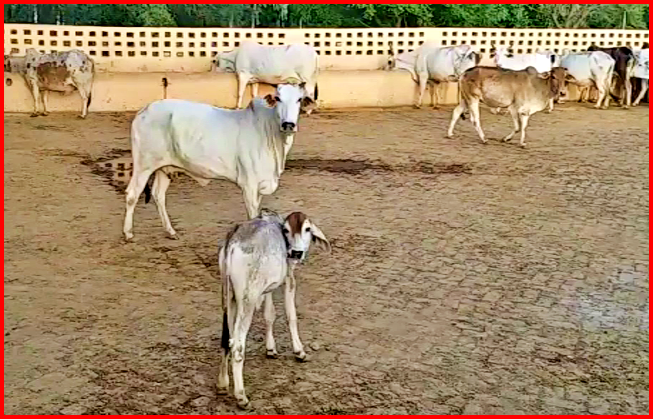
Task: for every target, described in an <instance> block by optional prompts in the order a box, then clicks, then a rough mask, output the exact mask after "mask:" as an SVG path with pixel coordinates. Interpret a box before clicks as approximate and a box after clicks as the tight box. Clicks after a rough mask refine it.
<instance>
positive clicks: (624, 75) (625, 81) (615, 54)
mask: <svg viewBox="0 0 653 419" xmlns="http://www.w3.org/2000/svg"><path fill="white" fill-rule="evenodd" d="M587 50H588V51H603V52H605V53H607V54H609V55H610V56H611V57H612V58H613V59H614V61H615V65H614V72H615V73H616V75H617V79H616V80H615V81H616V89H617V91H618V92H619V104H620V105H621V106H623V107H625V108H627V107H629V106H630V105H631V102H632V84H631V82H630V78H631V77H632V74H633V71H634V68H635V65H636V63H637V59H636V58H635V53H634V52H633V50H632V49H631V48H630V47H624V46H621V47H610V48H599V47H597V46H596V45H592V46H590V47H589V48H588V49H587Z"/></svg>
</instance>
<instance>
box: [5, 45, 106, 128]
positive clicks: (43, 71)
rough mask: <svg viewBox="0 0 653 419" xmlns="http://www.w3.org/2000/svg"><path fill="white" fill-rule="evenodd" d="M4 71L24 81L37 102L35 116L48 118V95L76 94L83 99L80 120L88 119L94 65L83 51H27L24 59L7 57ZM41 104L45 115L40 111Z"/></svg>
mask: <svg viewBox="0 0 653 419" xmlns="http://www.w3.org/2000/svg"><path fill="white" fill-rule="evenodd" d="M5 71H6V72H9V73H18V74H21V75H22V76H23V77H24V79H25V83H26V84H27V88H28V89H29V90H30V92H31V93H32V98H33V99H34V112H33V113H32V116H39V115H43V116H46V115H48V109H47V103H48V91H53V92H62V93H72V92H73V91H75V90H77V91H79V95H80V96H81V98H82V113H81V115H80V117H82V118H86V115H87V114H88V107H89V105H90V104H91V94H92V90H93V77H94V76H95V74H94V73H95V64H94V63H93V60H92V59H91V57H89V56H88V55H86V53H84V52H83V51H80V50H77V49H73V50H70V51H64V52H53V53H50V54H41V53H40V52H38V51H37V50H35V49H34V48H28V49H27V51H25V56H24V57H16V56H11V55H5ZM39 102H40V103H41V104H42V105H43V111H39Z"/></svg>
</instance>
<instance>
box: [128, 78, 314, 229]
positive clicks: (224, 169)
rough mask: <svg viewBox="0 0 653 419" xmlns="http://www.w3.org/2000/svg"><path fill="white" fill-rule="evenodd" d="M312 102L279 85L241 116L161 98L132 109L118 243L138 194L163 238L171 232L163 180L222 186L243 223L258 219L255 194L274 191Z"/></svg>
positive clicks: (299, 89) (258, 201)
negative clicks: (235, 195) (230, 188)
mask: <svg viewBox="0 0 653 419" xmlns="http://www.w3.org/2000/svg"><path fill="white" fill-rule="evenodd" d="M312 102H313V101H312V99H311V98H310V97H308V96H307V94H306V91H305V89H304V85H299V86H298V85H289V84H280V85H278V86H277V88H276V91H275V95H274V96H273V95H267V96H265V98H259V97H255V98H254V99H253V100H252V101H251V102H250V104H249V106H248V107H247V108H245V109H238V110H230V109H221V108H216V107H213V106H210V105H207V104H203V103H197V102H190V101H186V100H179V99H163V100H159V101H156V102H153V103H151V104H149V105H147V106H146V107H144V108H143V109H142V110H140V111H139V112H138V113H137V114H136V117H135V118H134V121H133V122H132V127H131V144H132V157H133V168H132V170H133V173H132V177H131V180H130V181H129V185H128V186H127V190H126V198H125V199H126V212H125V220H124V226H123V233H124V235H125V240H126V241H130V240H131V239H132V238H133V237H134V234H133V232H132V227H133V215H134V208H135V207H136V203H137V201H138V197H139V196H140V194H141V192H143V190H145V201H146V202H148V201H149V196H150V187H149V185H148V182H149V178H150V176H152V174H154V185H153V187H152V188H151V194H152V196H153V197H154V202H155V203H156V205H157V208H158V211H159V216H160V217H161V222H162V224H163V227H164V228H165V230H166V231H167V233H168V237H169V238H171V239H176V238H177V233H176V232H175V230H174V229H173V228H172V225H171V224H170V219H169V218H168V214H167V211H166V207H165V194H166V190H167V189H168V186H169V185H170V178H169V175H170V173H172V172H175V171H178V172H182V173H184V174H186V175H188V176H190V177H191V178H193V179H195V180H196V181H197V182H198V183H199V184H200V185H202V186H205V185H207V184H208V183H209V181H210V180H211V179H226V180H229V181H231V182H233V183H235V184H237V185H238V186H239V187H240V189H241V190H242V192H243V199H244V201H245V208H246V210H247V215H248V217H249V218H253V217H255V216H256V215H258V211H259V206H260V204H261V197H262V195H271V194H273V193H274V192H275V191H276V190H277V188H278V186H279V177H280V176H281V173H282V172H283V171H284V168H285V162H286V157H287V156H288V152H289V151H290V148H291V147H292V145H293V141H294V136H295V134H296V133H297V130H298V123H299V111H300V107H301V106H302V105H309V104H311V103H312Z"/></svg>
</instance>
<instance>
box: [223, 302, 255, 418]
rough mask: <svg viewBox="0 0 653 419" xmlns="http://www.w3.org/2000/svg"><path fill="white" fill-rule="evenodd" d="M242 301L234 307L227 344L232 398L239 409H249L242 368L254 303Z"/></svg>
mask: <svg viewBox="0 0 653 419" xmlns="http://www.w3.org/2000/svg"><path fill="white" fill-rule="evenodd" d="M245 301H248V300H246V299H242V300H240V301H239V302H238V304H237V305H236V321H235V322H234V329H233V330H234V336H233V337H232V339H231V342H229V346H230V348H231V349H230V350H231V357H232V361H231V363H232V372H233V376H234V396H236V400H237V401H238V407H240V408H241V409H248V408H249V406H250V405H249V399H247V396H246V395H245V385H244V383H243V366H244V364H245V343H246V341H247V332H248V331H249V326H250V325H251V324H252V317H254V308H255V307H256V305H255V303H254V301H248V302H247V303H246V302H245Z"/></svg>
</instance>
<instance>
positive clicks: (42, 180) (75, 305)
mask: <svg viewBox="0 0 653 419" xmlns="http://www.w3.org/2000/svg"><path fill="white" fill-rule="evenodd" d="M590 106H591V105H586V106H583V105H578V104H566V105H563V106H559V107H557V109H556V110H555V111H554V113H553V114H550V115H549V114H546V113H540V114H538V115H536V116H534V117H533V118H532V119H531V127H530V128H529V131H528V135H529V143H528V147H527V148H526V149H525V150H522V149H520V148H519V147H518V145H517V144H516V143H510V144H502V143H500V142H498V141H496V140H493V141H490V143H489V144H487V145H482V144H480V143H479V141H478V139H477V137H476V134H475V132H474V130H473V128H472V126H471V124H470V122H469V121H461V122H460V123H459V126H458V128H457V136H456V138H453V139H446V138H445V137H444V134H445V131H446V126H447V124H448V120H449V117H450V113H451V108H446V109H443V110H440V111H433V110H427V109H423V110H412V109H392V110H389V109H386V110H364V111H348V112H326V111H324V112H321V113H316V114H314V115H312V116H311V117H309V118H304V119H302V121H301V124H300V133H299V134H298V136H297V139H296V142H295V146H294V148H293V150H292V151H291V154H290V161H289V169H288V171H287V172H285V173H284V174H283V176H282V178H281V186H280V188H279V190H278V191H277V193H276V194H275V195H274V196H271V197H266V198H264V200H263V203H264V205H265V206H268V207H271V208H273V209H276V210H278V211H280V212H282V213H287V212H288V211H291V210H302V211H304V212H306V213H307V214H308V215H309V216H310V217H312V218H313V219H314V221H315V222H316V223H317V225H318V226H320V227H321V228H322V230H323V231H324V232H325V234H326V235H327V237H329V238H330V239H331V241H332V244H333V252H332V254H330V255H329V254H324V253H319V252H318V251H315V252H313V254H312V255H311V258H310V259H309V261H308V263H307V264H306V265H305V266H304V267H303V268H302V269H301V270H300V271H299V272H298V275H297V277H298V282H299V289H298V297H297V298H298V300H297V304H298V312H299V331H300V336H301V338H302V340H303V342H304V344H305V346H306V347H307V352H308V353H309V356H311V361H310V362H308V363H305V364H300V363H296V362H295V361H294V358H293V357H292V353H291V352H292V351H291V347H290V340H289V333H288V329H287V325H286V320H285V316H284V314H283V303H282V298H281V297H282V296H283V294H282V293H275V299H276V303H277V313H279V317H278V321H277V323H276V333H275V335H276V338H277V344H278V347H279V348H278V349H279V352H280V353H281V354H282V356H281V358H280V359H278V360H268V359H266V358H265V346H264V328H265V324H264V321H263V315H262V313H260V312H259V313H257V315H256V318H255V321H254V324H253V326H252V330H251V331H250V334H249V339H248V346H247V358H246V362H245V386H246V390H247V392H248V395H249V396H250V399H251V400H252V404H253V412H254V413H261V414H268V413H276V414H298V413H305V414H319V413H331V414H335V413H350V414H358V413H366V414H375V413H408V414H415V413H433V414H447V413H451V414H455V413H485V414H491V413H537V414H544V413H546V414H580V413H610V414H618V413H620V414H625V413H629V414H648V411H649V406H648V404H649V403H648V381H649V380H648V365H649V353H648V344H649V340H648V333H649V320H648V316H649V309H648V302H649V298H648V290H649V283H648V258H649V255H648V227H649V219H648V204H649V198H648V196H649V195H648V193H649V187H648V184H649V183H648V182H649V178H648V168H649V164H648V156H649V146H648V141H649V140H648V138H649V129H648V124H649V110H648V106H641V107H639V108H636V109H630V110H623V109H619V108H616V107H613V108H611V109H610V110H607V111H599V110H594V109H591V108H590ZM481 112H482V121H483V124H484V128H485V130H486V133H487V134H488V137H490V138H499V137H501V136H503V135H505V134H506V133H507V132H508V131H509V130H510V129H511V126H512V122H511V120H510V117H509V116H505V115H499V116H495V115H492V114H490V113H489V112H488V111H487V110H486V109H483V110H482V111H481ZM132 117H133V114H97V113H95V114H94V113H92V114H90V116H89V118H88V119H87V120H79V119H77V118H76V115H74V114H52V115H51V116H49V117H45V118H43V117H41V118H29V117H28V116H24V115H9V116H5V136H4V140H5V282H4V285H5V287H4V290H5V291H4V292H5V326H4V330H5V347H4V355H5V413H7V414H55V413H60V412H61V413H96V414H116V413H121V414H125V413H132V414H140V413H196V414H198V413H199V414H205V413H231V412H233V413H238V412H239V411H238V409H237V408H236V407H235V401H234V399H233V397H232V396H218V395H216V394H215V388H214V383H215V378H216V373H217V367H218V363H219V360H220V350H219V335H220V330H221V307H220V305H221V303H220V290H221V288H220V284H219V282H218V279H217V278H218V276H217V266H216V262H217V251H218V246H219V245H220V244H221V243H222V242H223V240H224V237H225V234H226V233H227V231H228V229H229V228H230V227H231V226H232V225H233V223H235V222H237V221H240V220H243V219H244V217H245V209H244V205H243V202H242V198H241V194H240V192H239V190H238V188H237V187H236V186H235V185H232V184H230V183H227V182H220V181H215V182H212V183H211V184H209V186H207V187H205V188H202V187H200V186H199V185H198V184H197V183H194V182H193V181H191V180H190V179H188V178H186V177H180V178H179V179H175V180H173V183H172V185H171V187H170V190H169V193H168V211H169V213H170V216H171V217H172V221H173V224H174V225H175V227H176V229H177V230H178V232H179V234H180V236H181V240H179V241H171V240H168V239H167V238H166V236H165V232H164V230H163V228H162V227H161V225H160V222H159V218H158V215H157V211H156V207H155V205H154V204H153V203H150V204H147V205H146V204H145V203H144V201H143V199H142V198H141V201H140V203H139V205H138V207H137V210H136V215H135V226H134V232H135V234H136V239H137V241H136V242H135V243H131V244H124V243H123V242H122V239H121V230H122V220H123V218H122V217H123V208H124V199H123V195H122V194H120V193H119V192H118V191H117V190H116V188H114V187H112V186H111V185H110V184H109V182H108V180H107V179H106V178H105V177H103V176H100V175H97V174H95V173H93V172H94V170H93V167H94V166H93V164H90V163H89V162H90V161H96V160H98V159H103V158H106V157H107V156H112V155H113V156H114V157H115V155H116V153H117V152H116V150H129V148H130V145H129V138H128V135H129V124H130V121H131V118H132ZM118 154H120V153H118ZM348 160H353V161H348ZM96 173H97V171H96Z"/></svg>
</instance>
